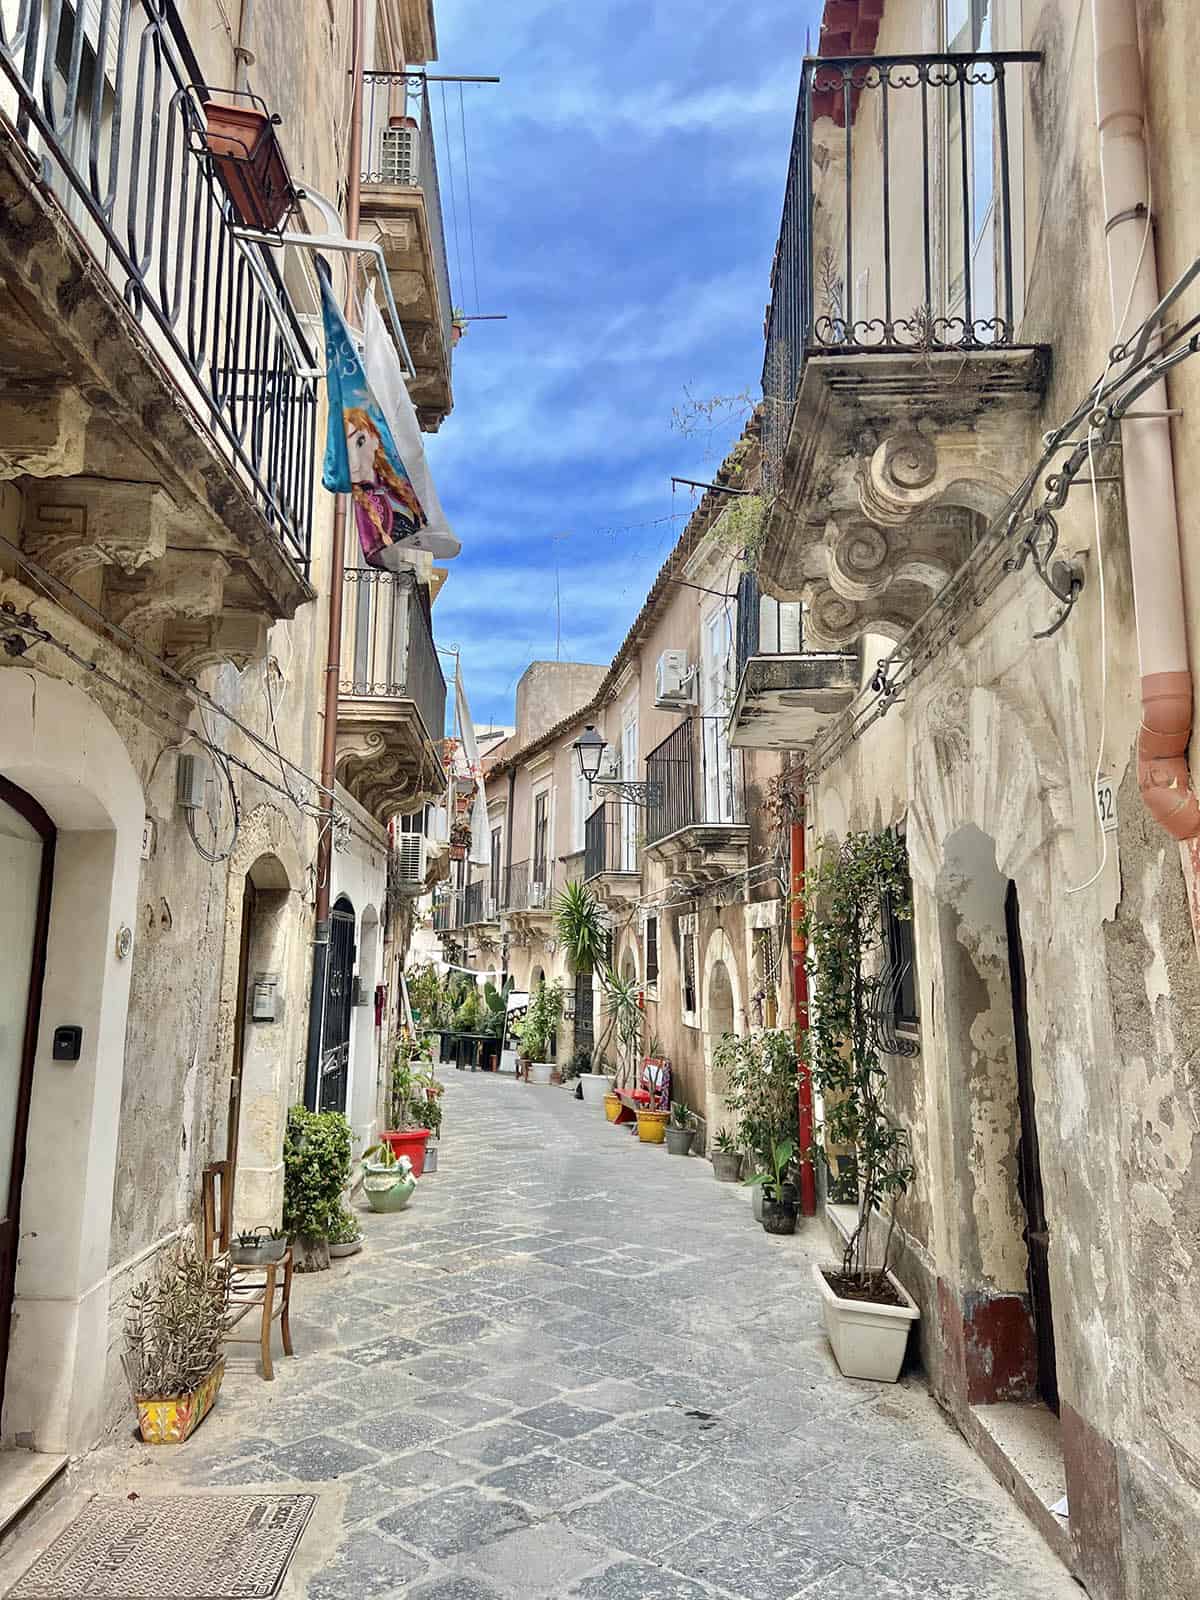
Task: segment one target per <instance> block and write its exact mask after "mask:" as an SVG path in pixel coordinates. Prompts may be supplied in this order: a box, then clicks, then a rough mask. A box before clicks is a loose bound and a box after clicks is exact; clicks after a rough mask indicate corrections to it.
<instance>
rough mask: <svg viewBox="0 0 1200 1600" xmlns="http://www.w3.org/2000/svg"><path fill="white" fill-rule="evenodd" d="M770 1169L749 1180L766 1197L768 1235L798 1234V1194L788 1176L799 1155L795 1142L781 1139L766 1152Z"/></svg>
mask: <svg viewBox="0 0 1200 1600" xmlns="http://www.w3.org/2000/svg"><path fill="white" fill-rule="evenodd" d="M766 1154H767V1157H768V1161H769V1165H768V1166H767V1167H766V1168H764V1170H763V1171H761V1172H755V1173H754V1174H752V1176H750V1177H749V1178H747V1179H746V1182H747V1183H748V1184H755V1185H757V1186H758V1187H759V1188H760V1190H761V1193H762V1208H761V1209H762V1225H763V1232H764V1233H795V1231H796V1190H795V1187H794V1186H793V1185H792V1184H790V1183H789V1182H788V1172H789V1170H790V1168H791V1165H792V1160H793V1158H794V1156H795V1154H796V1141H795V1140H794V1139H780V1140H778V1141H777V1142H775V1143H773V1144H772V1145H771V1147H770V1149H769V1150H768V1151H767V1152H766Z"/></svg>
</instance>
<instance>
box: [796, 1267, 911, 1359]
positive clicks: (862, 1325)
mask: <svg viewBox="0 0 1200 1600" xmlns="http://www.w3.org/2000/svg"><path fill="white" fill-rule="evenodd" d="M812 1275H813V1281H814V1282H815V1283H816V1286H817V1291H818V1293H819V1294H820V1296H821V1316H822V1318H823V1320H824V1323H825V1332H826V1333H827V1334H828V1335H829V1342H830V1344H831V1345H832V1346H833V1353H834V1356H835V1357H836V1359H837V1364H838V1366H839V1367H840V1368H841V1370H842V1376H843V1377H846V1378H871V1379H873V1380H874V1381H875V1382H876V1383H895V1381H896V1379H897V1378H898V1377H899V1376H900V1367H901V1364H902V1363H903V1361H904V1351H905V1348H906V1346H907V1344H908V1330H909V1329H910V1328H911V1327H912V1325H913V1323H914V1322H917V1321H919V1320H920V1316H921V1313H920V1311H919V1310H918V1309H917V1306H916V1303H915V1302H914V1300H913V1298H912V1296H911V1295H910V1294H909V1292H908V1290H907V1289H906V1288H905V1287H904V1285H903V1284H902V1283H901V1282H900V1281H899V1279H898V1278H897V1277H896V1276H895V1274H894V1273H891V1272H889V1273H888V1282H889V1283H890V1284H891V1286H892V1288H893V1289H895V1291H896V1293H897V1294H898V1295H899V1296H900V1297H901V1299H902V1300H903V1301H904V1304H903V1305H900V1306H882V1305H875V1304H873V1303H872V1302H871V1301H869V1300H843V1299H841V1298H840V1296H838V1295H836V1294H834V1292H833V1290H832V1289H831V1288H830V1287H829V1283H828V1281H827V1280H826V1277H825V1274H824V1273H823V1272H822V1271H821V1268H820V1267H819V1266H817V1265H816V1264H815V1263H814V1265H813V1269H812Z"/></svg>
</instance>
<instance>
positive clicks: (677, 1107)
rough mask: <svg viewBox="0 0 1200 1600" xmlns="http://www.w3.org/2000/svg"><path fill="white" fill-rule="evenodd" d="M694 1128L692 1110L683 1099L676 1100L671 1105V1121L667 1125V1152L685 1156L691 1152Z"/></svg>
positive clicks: (694, 1134)
mask: <svg viewBox="0 0 1200 1600" xmlns="http://www.w3.org/2000/svg"><path fill="white" fill-rule="evenodd" d="M695 1137H696V1130H695V1128H693V1127H692V1112H691V1108H690V1107H689V1106H688V1104H687V1102H686V1101H685V1100H676V1101H675V1103H674V1105H672V1107H671V1121H670V1123H669V1124H668V1126H667V1154H668V1155H669V1156H687V1155H691V1153H692V1141H693V1140H694V1139H695Z"/></svg>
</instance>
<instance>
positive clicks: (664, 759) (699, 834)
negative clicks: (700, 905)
mask: <svg viewBox="0 0 1200 1600" xmlns="http://www.w3.org/2000/svg"><path fill="white" fill-rule="evenodd" d="M724 723H725V719H724V717H723V716H701V717H691V718H689V719H688V720H687V721H686V722H681V723H680V724H679V726H678V727H677V728H676V729H675V730H674V732H673V733H669V734H668V735H667V737H666V738H665V739H664V740H663V741H662V743H661V744H659V745H656V746H655V748H654V749H653V750H651V752H650V754H649V755H648V756H647V757H646V781H647V783H649V784H655V785H657V786H658V790H657V792H658V795H659V797H660V798H659V801H658V803H656V804H654V805H651V806H649V807H648V808H647V811H646V853H647V855H652V856H653V857H655V859H657V860H660V861H663V862H665V863H666V864H667V866H668V867H670V868H671V870H672V872H673V873H674V874H675V876H676V878H677V879H678V880H679V881H681V882H688V883H700V882H704V881H708V880H710V879H712V878H717V877H721V876H723V875H724V874H725V873H727V872H733V871H736V870H737V869H738V868H739V867H741V866H743V865H744V864H745V860H746V851H747V848H748V845H749V839H750V830H749V828H748V827H747V826H746V820H745V818H746V785H745V775H744V773H743V768H742V752H741V751H740V750H731V749H730V747H729V744H728V742H727V740H726V737H725V729H724Z"/></svg>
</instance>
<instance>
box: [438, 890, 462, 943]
mask: <svg viewBox="0 0 1200 1600" xmlns="http://www.w3.org/2000/svg"><path fill="white" fill-rule="evenodd" d="M464 898H465V896H464V894H463V891H462V890H461V889H450V890H447V891H446V892H445V893H444V894H440V895H437V896H435V897H434V902H433V930H434V932H435V933H454V932H455V931H457V929H459V928H461V927H462V926H463V925H464V924H463V912H464V906H463V901H464Z"/></svg>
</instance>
